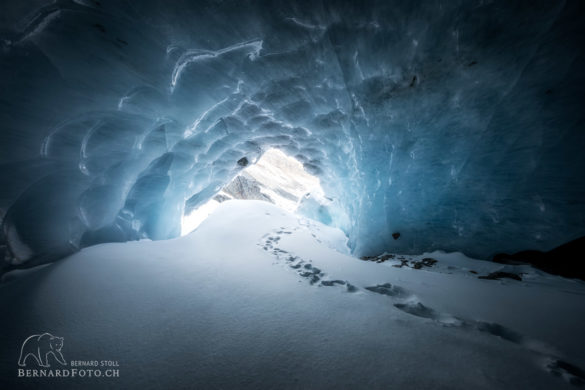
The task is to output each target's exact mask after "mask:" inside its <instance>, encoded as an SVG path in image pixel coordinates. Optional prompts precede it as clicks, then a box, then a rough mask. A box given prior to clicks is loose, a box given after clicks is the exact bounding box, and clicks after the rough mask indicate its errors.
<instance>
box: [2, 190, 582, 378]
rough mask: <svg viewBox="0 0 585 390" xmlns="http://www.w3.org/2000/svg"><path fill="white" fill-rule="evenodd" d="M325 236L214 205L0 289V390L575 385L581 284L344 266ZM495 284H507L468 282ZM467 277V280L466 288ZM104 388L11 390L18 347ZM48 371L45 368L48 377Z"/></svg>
mask: <svg viewBox="0 0 585 390" xmlns="http://www.w3.org/2000/svg"><path fill="white" fill-rule="evenodd" d="M347 253H348V251H347V248H346V247H345V237H344V236H343V233H341V232H340V231H339V230H337V229H333V228H331V227H328V226H325V225H322V224H320V223H318V222H315V221H311V220H307V219H305V218H302V217H299V216H296V215H293V214H290V213H288V212H286V211H284V210H282V209H279V208H277V207H275V206H274V205H271V204H269V203H265V202H259V201H228V202H224V203H222V204H221V205H220V206H219V207H218V208H217V209H216V210H215V211H214V213H213V214H212V215H211V216H210V217H209V218H207V219H206V220H205V221H204V222H203V223H202V224H201V225H200V226H199V227H198V229H197V230H195V231H194V232H192V233H191V234H189V235H187V236H184V237H181V238H178V239H175V240H168V241H138V242H128V243H122V244H104V245H98V246H94V247H91V248H86V249H84V250H82V251H81V252H79V253H77V254H75V255H73V256H70V257H68V258H66V259H64V260H62V261H60V262H57V263H55V264H52V265H50V266H46V267H43V268H42V269H39V270H36V271H34V272H20V273H12V274H7V275H5V280H4V283H2V284H0V319H1V323H2V325H1V328H0V345H1V350H2V354H1V355H0V359H1V361H0V368H1V371H0V388H19V387H30V388H33V387H35V388H36V387H40V388H60V389H61V388H66V389H67V388H72V389H74V388H75V389H79V388H125V389H127V388H140V389H149V388H168V389H170V388H173V389H181V388H205V389H209V388H303V389H307V388H309V389H322V388H335V389H339V388H347V389H360V388H363V389H374V388H380V389H390V388H392V389H427V388H432V389H557V388H558V389H563V388H575V387H576V385H580V384H583V378H581V377H582V376H583V375H584V374H583V372H582V371H581V369H580V368H579V367H585V348H584V347H585V333H584V332H583V330H584V329H585V299H584V298H585V283H583V282H581V281H575V280H569V279H563V278H560V277H556V276H551V275H547V274H544V273H542V272H540V271H537V270H534V269H532V268H531V267H526V266H521V267H520V266H518V267H511V266H502V265H499V264H494V263H489V262H485V261H480V260H473V259H469V258H467V257H465V256H464V255H462V254H460V253H442V252H433V253H426V254H422V255H420V256H404V258H406V259H407V260H413V261H416V260H420V259H422V258H425V257H431V258H434V259H436V260H438V262H437V263H436V264H435V265H433V266H432V267H423V268H422V269H413V268H408V267H402V268H397V267H394V265H397V264H398V263H400V261H398V260H397V259H393V260H388V261H386V262H384V263H376V262H372V261H363V260H360V259H356V258H354V257H351V256H350V255H348V254H347ZM497 270H504V271H509V272H515V273H522V277H523V280H522V281H516V280H511V279H502V280H484V279H478V276H479V275H486V274H488V273H490V272H494V271H497ZM470 271H474V272H476V273H477V274H475V273H472V272H470ZM43 332H49V333H51V334H53V335H55V336H60V337H63V338H64V344H63V349H62V353H63V356H64V357H65V359H66V360H67V361H71V360H75V361H79V360H88V361H89V360H98V361H101V360H116V361H118V363H119V370H120V377H119V378H99V379H98V378H87V377H86V378H75V379H72V378H36V379H35V378H17V369H18V368H19V367H18V366H17V360H18V355H19V352H20V345H21V343H22V341H23V340H24V339H26V338H27V337H28V336H30V335H31V334H39V333H43ZM55 365H57V363H53V366H55Z"/></svg>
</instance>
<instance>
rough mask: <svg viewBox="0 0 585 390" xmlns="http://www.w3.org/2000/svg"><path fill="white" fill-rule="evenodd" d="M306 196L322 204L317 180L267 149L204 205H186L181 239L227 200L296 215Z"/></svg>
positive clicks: (292, 161) (322, 198)
mask: <svg viewBox="0 0 585 390" xmlns="http://www.w3.org/2000/svg"><path fill="white" fill-rule="evenodd" d="M309 194H310V198H311V199H312V200H317V201H326V198H325V196H324V192H323V189H322V188H321V183H320V181H319V178H318V177H316V176H313V175H311V174H309V173H307V172H306V171H305V170H304V169H303V164H301V163H300V162H299V161H298V160H296V159H295V158H293V157H289V156H287V155H286V154H284V153H283V152H281V151H280V150H278V149H269V150H267V151H266V152H265V153H264V154H263V155H262V157H260V159H258V161H257V162H256V163H255V164H252V165H250V166H248V167H247V168H246V169H244V170H243V171H242V172H240V174H238V176H236V177H235V178H234V179H233V180H232V181H231V182H230V183H229V184H228V185H226V186H225V187H224V188H223V189H222V190H221V191H220V192H219V193H217V194H216V195H215V196H214V197H213V198H212V199H210V200H209V201H208V202H207V203H205V204H203V205H201V206H199V207H197V208H196V209H190V208H189V205H188V202H187V204H186V207H185V214H184V215H183V219H182V222H181V235H182V236H184V235H186V234H189V233H190V232H192V231H193V230H195V229H196V228H197V226H199V225H200V224H201V222H203V221H204V220H205V218H207V217H208V216H209V215H210V214H211V213H212V212H213V211H214V210H215V209H216V208H217V206H218V205H219V204H220V203H221V202H224V201H227V200H230V199H249V200H263V201H266V202H270V203H273V204H275V205H277V206H279V207H281V208H283V209H285V210H287V211H290V212H296V211H297V209H298V208H299V207H300V206H301V207H302V206H303V200H304V199H306V198H308V195H309Z"/></svg>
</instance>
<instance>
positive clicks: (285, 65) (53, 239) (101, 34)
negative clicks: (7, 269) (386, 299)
mask: <svg viewBox="0 0 585 390" xmlns="http://www.w3.org/2000/svg"><path fill="white" fill-rule="evenodd" d="M39 3H40V4H41V5H39ZM42 3H43V2H30V3H26V2H25V3H20V2H13V3H11V4H7V5H3V7H4V8H5V10H4V14H5V16H4V18H3V19H2V22H1V23H2V24H1V28H0V35H1V36H2V37H1V39H0V46H1V50H0V56H1V58H2V60H1V61H0V75H1V76H0V83H1V86H0V90H1V91H2V92H0V99H1V100H0V102H1V104H0V115H1V120H2V132H1V134H0V150H1V152H0V164H1V165H0V170H1V173H0V178H1V180H2V181H1V187H2V193H1V194H2V195H1V198H0V200H1V204H0V212H1V215H2V226H3V229H2V231H3V232H2V237H0V238H1V241H2V242H1V243H0V244H1V245H2V248H3V251H4V252H5V256H4V257H5V262H6V263H7V264H8V265H7V266H26V265H34V264H40V263H44V262H47V261H52V260H54V259H56V258H59V257H62V256H64V255H66V254H68V253H71V252H73V251H76V250H77V249H79V248H80V247H83V246H88V245H93V244H97V243H102V242H112V241H127V240H134V239H141V238H150V239H166V238H171V237H176V236H178V235H179V234H180V230H181V226H180V225H181V218H182V216H183V213H184V209H185V201H186V200H187V199H188V200H189V201H190V206H191V207H198V206H199V205H202V204H204V203H205V202H207V201H208V200H209V199H210V198H212V197H213V196H214V195H215V194H217V192H218V191H219V190H220V189H221V188H223V187H224V186H225V185H226V184H227V183H229V182H230V181H231V180H232V179H233V178H234V177H235V176H236V175H237V174H238V173H239V172H240V171H241V170H242V169H243V167H242V166H241V165H240V164H238V163H237V162H238V161H240V160H241V159H242V158H246V159H247V160H248V161H249V162H250V163H251V164H253V163H255V162H256V161H258V159H259V158H260V156H262V154H263V153H264V152H265V151H266V150H268V149H270V148H276V149H279V150H281V151H282V152H284V153H286V154H287V155H289V156H293V157H295V158H296V159H297V160H299V161H300V162H302V163H303V165H304V168H305V170H307V172H309V173H311V174H314V175H317V176H318V177H319V178H320V180H321V183H322V186H323V189H324V191H325V193H326V194H327V196H328V197H329V198H330V199H331V203H330V204H329V205H328V206H327V207H326V209H320V208H318V207H317V208H316V207H314V205H313V206H312V205H311V200H310V199H309V200H307V202H306V204H305V206H304V207H303V208H304V209H305V212H306V213H307V215H311V216H317V217H318V216H320V217H321V220H322V221H326V222H328V223H330V224H331V225H334V226H339V227H341V228H343V229H344V231H345V232H346V233H347V234H348V236H349V243H350V246H351V248H352V250H353V251H354V253H356V254H358V255H361V254H372V253H378V252H382V251H384V250H394V251H402V252H411V253H413V252H421V251H423V250H433V249H446V250H460V251H464V252H465V253H467V254H469V255H472V256H477V257H484V258H485V257H487V256H489V255H491V254H493V253H496V252H502V251H516V250H522V249H526V248H533V249H541V250H548V249H551V248H552V247H554V246H556V245H559V244H561V243H563V242H566V241H568V240H571V239H574V238H577V237H579V236H582V235H585V223H584V222H585V202H583V196H584V195H585V187H584V184H583V180H582V175H583V172H585V154H584V153H582V149H583V146H584V145H585V131H583V123H585V122H584V119H585V113H584V111H583V110H582V102H583V97H584V95H585V93H584V92H585V90H584V88H585V83H584V80H583V78H584V75H583V72H582V71H581V70H582V69H584V68H585V57H584V56H583V47H584V46H583V44H582V43H583V42H584V41H585V39H584V38H585V27H584V26H585V25H584V24H583V23H582V20H583V15H584V11H583V5H582V4H581V3H580V2H577V1H567V2H547V1H537V2H535V3H534V2H533V3H531V4H530V5H526V4H525V3H524V2H520V1H508V2H501V1H470V2H466V3H462V4H456V3H449V2H446V3H429V2H417V1H415V2H395V1H368V2H363V3H362V2H353V1H338V2H313V3H311V5H310V6H300V3H296V2H290V1H271V2H249V3H238V4H237V5H236V4H235V3H234V4H232V3H230V2H216V1H211V0H210V1H198V2H186V1H185V2H173V3H172V5H170V4H168V3H167V2H163V1H140V2H118V1H106V0H102V1H99V2H98V1H66V0H58V1H56V2H51V3H49V2H46V3H45V5H42ZM18 4H20V5H18ZM321 206H322V204H321ZM394 232H400V233H401V236H400V239H398V240H394V239H392V237H391V235H392V233H394Z"/></svg>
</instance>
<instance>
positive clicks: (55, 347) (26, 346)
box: [18, 333, 67, 367]
mask: <svg viewBox="0 0 585 390" xmlns="http://www.w3.org/2000/svg"><path fill="white" fill-rule="evenodd" d="M61 348H63V337H56V336H53V335H52V334H50V333H43V334H33V335H32V336H30V337H29V338H27V339H26V340H24V343H22V347H21V348H20V357H19V358H18V365H19V366H21V367H26V359H27V358H28V357H29V356H32V357H33V358H34V360H36V361H37V364H38V365H39V366H41V367H51V365H50V364H49V355H50V354H53V356H54V357H55V359H56V360H57V361H58V362H59V363H61V364H62V365H64V366H66V365H67V362H65V358H64V357H63V354H62V353H61ZM29 361H30V359H29Z"/></svg>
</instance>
